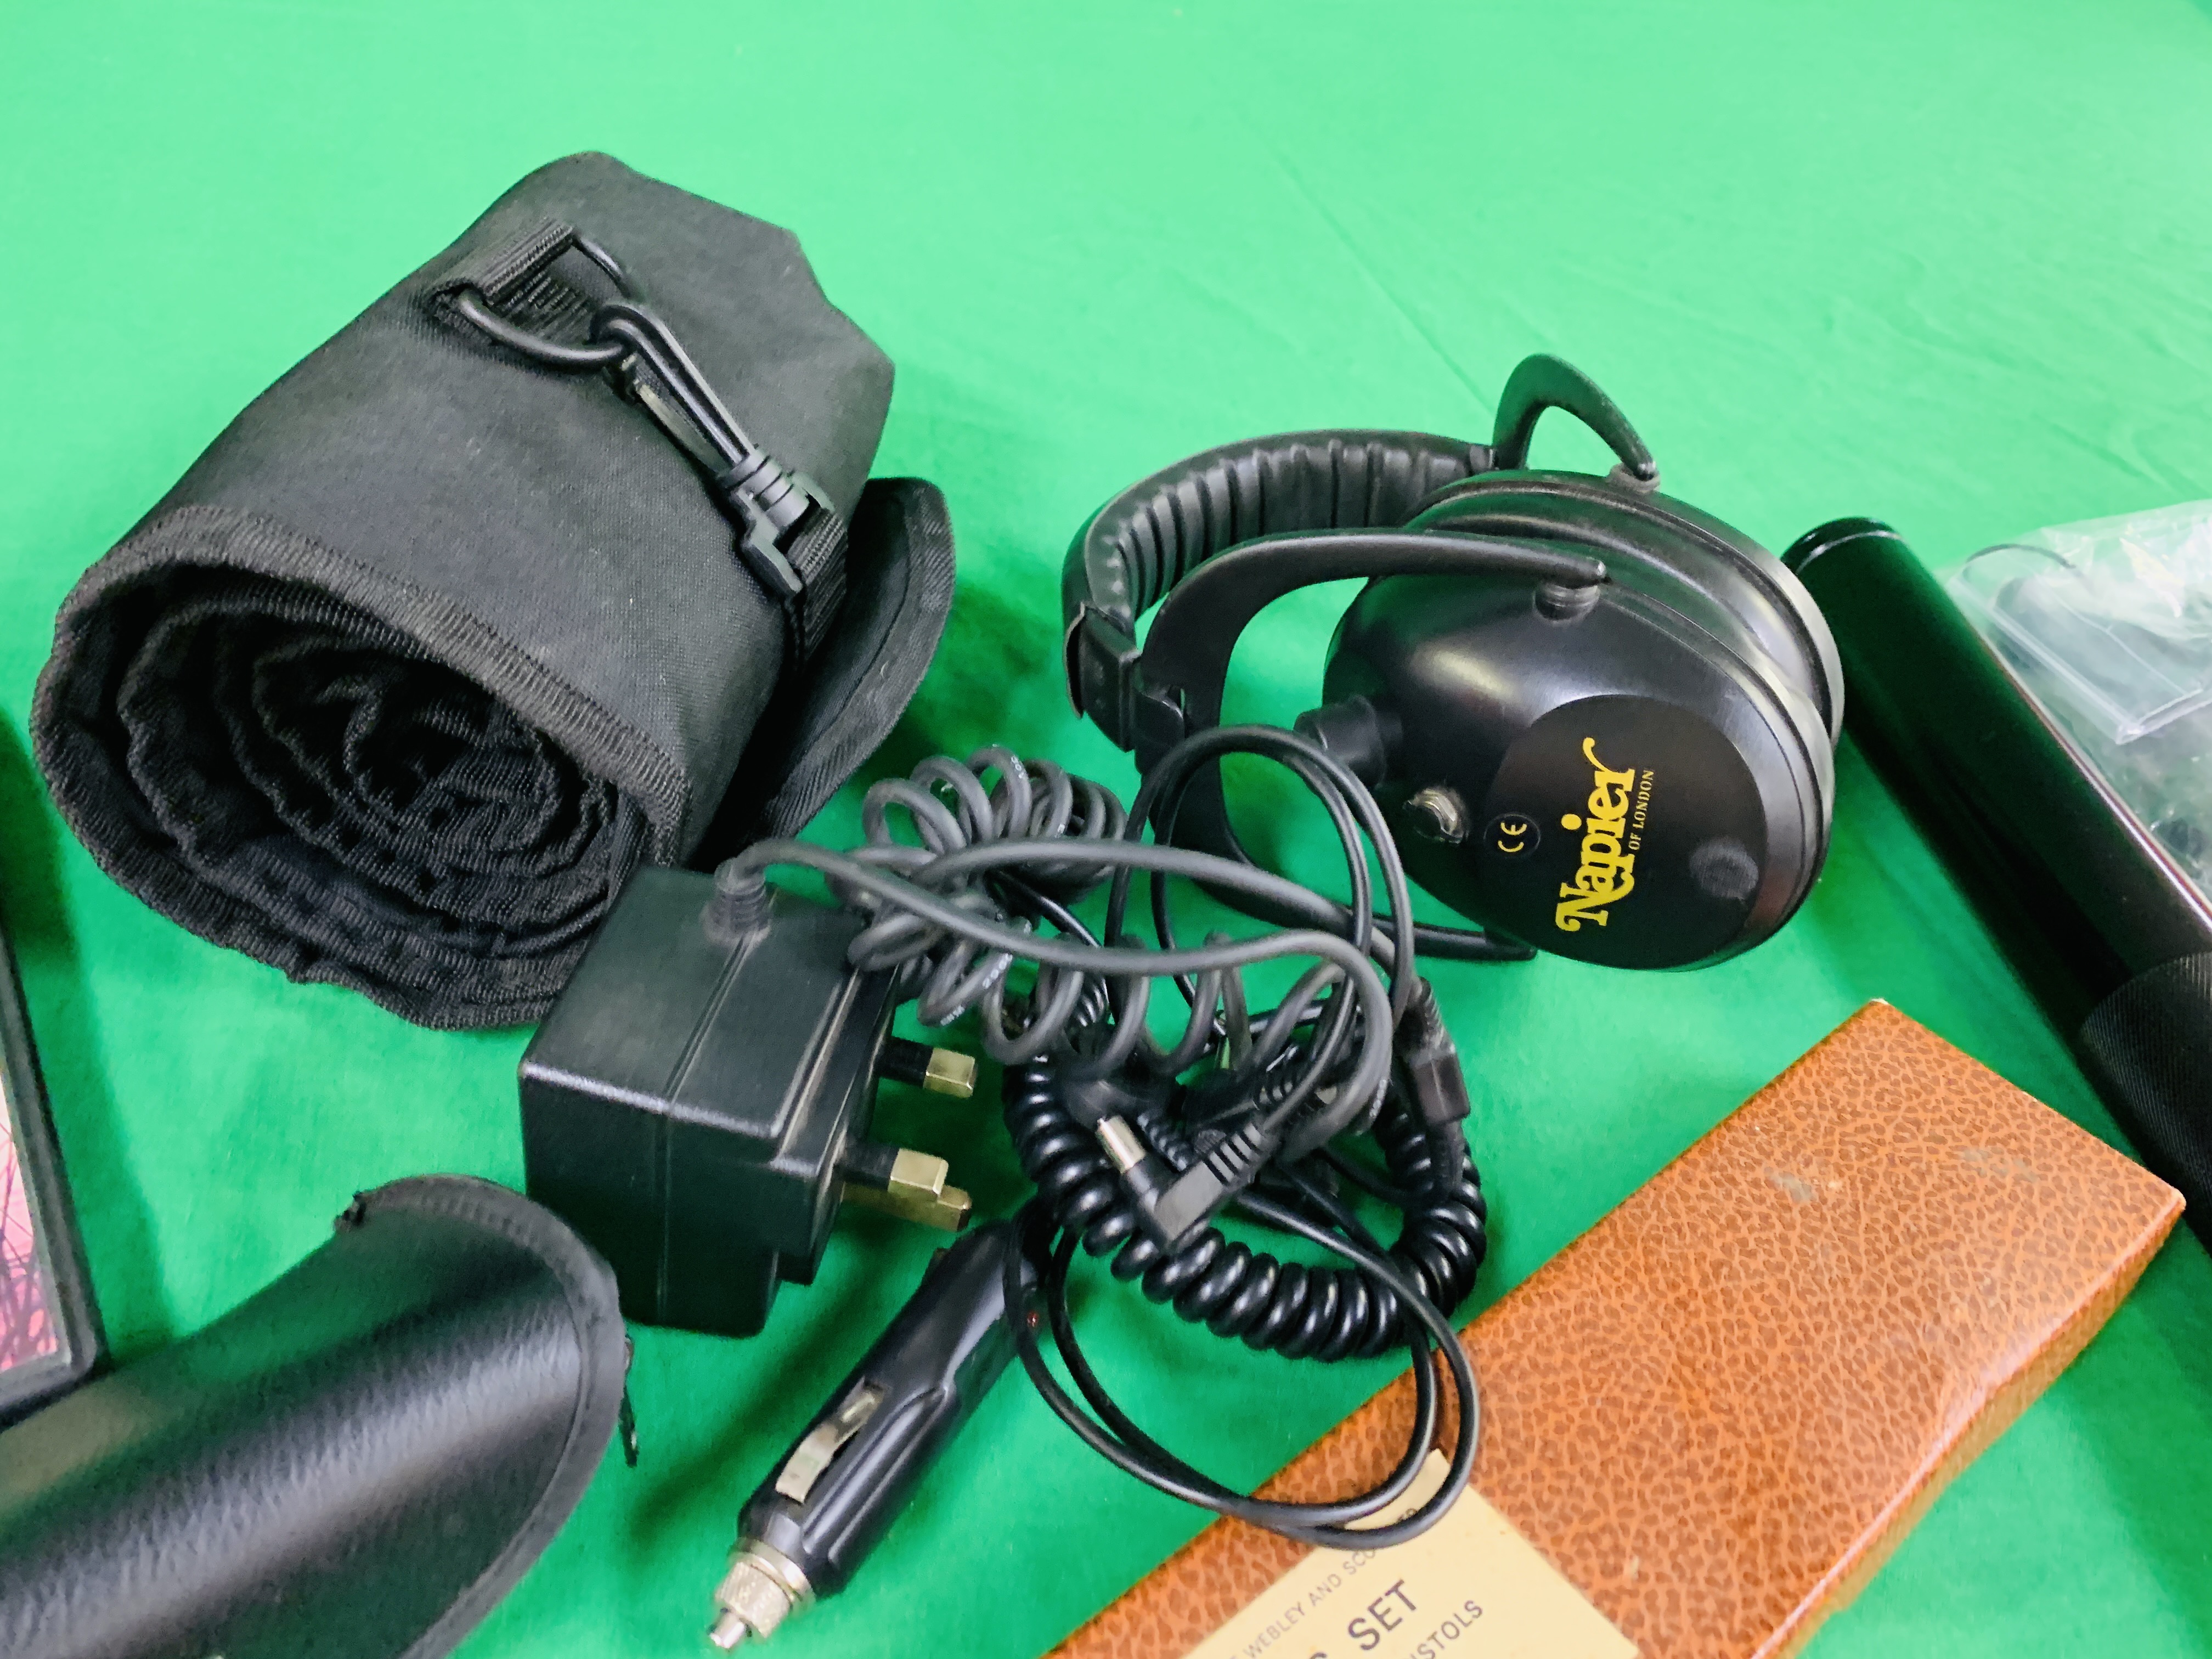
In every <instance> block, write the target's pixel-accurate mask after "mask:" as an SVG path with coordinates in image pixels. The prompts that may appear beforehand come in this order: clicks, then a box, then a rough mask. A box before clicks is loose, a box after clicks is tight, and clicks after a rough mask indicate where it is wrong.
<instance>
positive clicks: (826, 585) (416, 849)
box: [32, 155, 952, 1027]
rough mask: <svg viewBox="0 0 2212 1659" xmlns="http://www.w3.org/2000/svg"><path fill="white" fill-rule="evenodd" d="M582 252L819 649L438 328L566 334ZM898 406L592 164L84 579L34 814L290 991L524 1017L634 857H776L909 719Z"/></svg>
mask: <svg viewBox="0 0 2212 1659" xmlns="http://www.w3.org/2000/svg"><path fill="white" fill-rule="evenodd" d="M579 234H580V235H581V236H582V237H583V238H584V239H586V240H587V242H588V243H589V244H590V245H591V246H593V247H594V248H596V249H599V250H604V251H605V253H606V254H608V255H611V256H612V258H613V259H614V260H616V261H618V262H619V268H620V270H621V272H622V275H623V279H624V281H625V283H627V286H628V287H629V290H630V292H631V293H632V294H633V295H635V297H636V298H637V300H638V301H641V303H642V304H644V305H645V306H647V307H649V308H650V310H651V311H652V312H653V313H655V314H656V315H657V316H658V317H659V318H660V319H664V320H665V323H666V325H668V328H669V330H670V331H671V333H672V335H673V336H674V337H675V338H676V339H677V340H678V341H680V343H681V345H682V348H683V350H684V352H685V353H687V354H688V356H689V358H690V362H692V363H694V364H696V367H697V368H698V370H699V371H700V373H701V374H702V375H703V377H704V380H706V381H707V382H708V384H709V385H710V386H711V387H712V389H713V391H714V393H716V394H719V397H720V401H721V403H722V404H724V405H726V408H727V410H729V412H730V413H731V414H732V416H734V417H735V418H736V419H737V420H738V422H741V423H742V425H743V427H744V430H745V432H746V434H748V435H750V438H751V439H752V440H753V441H755V442H756V443H757V445H758V446H759V447H760V449H761V450H762V451H763V453H766V454H767V455H769V456H771V457H773V459H774V460H775V463H777V464H778V465H779V466H780V467H781V468H782V469H785V470H787V471H789V472H791V473H793V474H798V475H801V476H802V477H803V479H804V480H811V483H812V485H813V486H814V487H815V489H816V491H817V495H818V499H819V501H820V502H821V504H822V506H823V508H824V509H825V510H826V513H827V514H828V515H829V516H826V517H819V518H818V519H810V520H808V528H809V531H810V538H809V539H807V540H806V541H805V544H804V546H803V548H799V549H795V550H794V551H793V562H794V564H795V565H796V566H797V567H798V568H799V571H800V574H802V575H804V576H805V579H806V580H805V586H806V595H805V597H806V600H807V602H808V603H809V605H811V610H809V611H806V612H805V616H806V617H807V618H808V620H807V621H806V623H805V626H804V627H802V626H801V624H800V622H799V617H800V615H801V612H800V611H798V610H796V609H794V607H793V604H792V603H791V602H790V600H789V596H788V595H787V594H785V595H778V594H777V593H775V592H771V591H770V589H769V587H768V586H766V585H764V583H763V579H762V577H761V575H760V574H757V567H756V566H754V565H750V564H749V563H748V562H746V560H745V559H744V558H743V557H740V556H739V542H740V539H741V538H740V534H739V527H738V526H735V525H734V524H733V520H732V516H730V514H729V513H728V511H727V510H726V502H718V499H717V496H716V495H715V494H714V491H713V490H712V489H710V487H709V483H708V477H707V474H706V473H705V472H704V471H702V466H701V465H700V463H699V462H698V461H696V460H695V459H693V458H691V457H690V456H689V455H687V454H686V453H685V452H684V449H682V448H680V447H678V444H677V443H675V442H673V441H671V439H670V437H669V436H668V435H667V434H666V433H665V432H664V431H663V430H662V428H661V427H660V426H659V425H658V424H656V422H655V420H654V419H653V416H652V415H651V414H650V412H649V411H648V410H647V408H646V407H645V406H643V405H642V404H641V403H639V402H638V401H636V400H635V398H625V397H624V396H623V395H621V393H620V392H618V391H617V387H616V386H615V385H614V384H613V383H611V380H610V379H609V377H607V376H606V375H604V374H599V373H592V372H585V373H575V372H566V371H563V370H562V369H559V368H549V367H547V366H545V365H544V363H542V362H537V361H535V360H533V359H532V358H531V357H529V356H526V355H524V354H523V353H521V352H519V351H517V350H515V349H511V348H510V347H509V346H507V345H505V344H502V343H500V342H499V341H498V340H496V339H495V338H494V337H492V336H491V335H489V334H488V333H486V332H485V331H484V330H483V328H482V327H480V326H477V325H473V324H471V322H470V320H469V319H468V318H467V317H466V316H465V315H464V314H462V313H461V312H460V311H459V310H458V309H457V305H458V303H459V300H461V299H463V298H468V297H473V298H474V299H476V300H477V301H478V302H479V306H480V307H481V306H482V305H483V304H485V303H490V304H492V306H493V308H494V309H495V314H496V316H497V318H498V319H501V320H502V321H505V322H507V323H508V324H510V325H513V327H515V328H517V329H519V330H520V331H523V332H525V333H527V334H530V335H532V337H541V338H546V339H552V340H556V341H557V340H562V339H567V340H569V341H572V342H573V341H580V340H582V339H583V338H584V334H583V330H584V329H585V327H586V325H587V324H588V322H589V320H590V319H591V317H592V313H593V308H594V307H595V306H596V305H597V304H598V303H599V302H600V301H604V300H605V298H607V297H608V296H609V295H610V294H611V293H612V291H613V289H612V285H611V283H610V282H609V280H608V278H607V276H606V274H605V271H604V270H601V269H600V268H599V266H598V265H596V264H594V263H593V262H592V259H590V258H586V257H585V255H584V253H582V252H579V251H578V247H577V246H576V238H577V236H578V235H579ZM487 296H489V299H488V300H487ZM652 384H655V385H657V384H658V383H657V382H655V383H652ZM890 387H891V365H890V361H889V360H888V359H887V358H886V357H885V356H884V354H883V353H882V352H881V351H879V350H878V349H876V347H875V346H874V345H873V344H872V343H871V342H870V341H869V340H868V338H867V337H866V336H865V335H864V334H862V333H861V332H860V330H859V329H858V328H857V327H855V326H854V324H853V323H852V322H851V321H850V320H849V319H848V318H846V317H845V316H844V315H843V314H842V313H840V312H839V311H837V310H836V308H835V307H832V306H831V305H830V304H829V301H827V300H826V299H824V298H823V295H822V292H821V289H819V288H818V287H817V284H816V283H815V280H814V276H813V273H812V271H811V269H810V268H809V266H808V264H807V263H806V260H805V256H804V255H803V254H802V253H801V252H800V251H799V245H798V242H797V240H795V239H794V238H793V236H792V235H791V234H790V233H789V232H787V231H784V230H781V229H779V228H776V227H775V226H773V225H769V224H765V223H763V222H760V221H758V220H756V219H750V218H748V217H746V216H744V215H742V214H738V213H735V212H732V211H731V210H728V209H726V208H723V207H720V206H718V205H716V204H713V203H710V202H707V201H704V200H702V199H701V198H699V197H695V196H691V195H688V194H686V193H685V192H684V191H678V190H676V189H673V188H671V186H669V185H663V184H660V183H658V182H656V181H654V180H653V179H647V178H644V177H642V176H641V175H640V174H638V173H634V172H632V171H630V170H629V168H627V167H623V166H622V165H621V164H620V163H619V162H617V161H613V160H612V159H611V158H609V157H607V156H604V155H576V156H570V157H568V159H566V160H564V161H556V162H554V163H552V164H551V165H550V166H548V167H544V168H541V169H539V170H538V172H536V173H532V174H531V175H530V176H529V177H528V178H526V179H524V180H523V181H522V182H521V183H520V184H519V185H516V186H515V187H514V188H513V190H511V191H508V192H507V194H506V195H505V196H504V197H501V199H500V201H499V202H498V203H497V204H495V205H494V206H493V207H492V209H491V210H490V211H489V212H488V213H486V214H485V215H484V216H483V218H482V219H480V220H478V221H477V223H476V224H474V225H473V226H471V228H469V230H468V231H467V232H466V233H465V234H464V235H463V236H462V237H461V238H460V239H459V240H458V241H456V242H455V243H454V244H453V246H451V247H449V248H447V250H446V251H445V252H443V253H441V254H440V255H439V256H438V257H437V258H434V259H432V260H431V261H430V262H429V263H428V264H426V265H424V266H423V267H422V269H420V270H417V271H416V272H415V273H414V274H413V275H412V276H409V277H408V278H406V279H405V280H404V281H403V282H402V283H399V284H398V286H397V287H396V288H394V289H392V291H391V292H389V293H387V294H386V295H384V296H383V297H382V298H381V299H380V300H378V301H376V302H375V303H374V305H372V306H371V307H369V308H368V311H367V312H365V313H362V316H361V317H359V318H358V319H356V320H355V321H354V322H352V323H350V324H349V325H347V326H346V327H345V328H344V329H343V330H342V331H340V332H339V333H338V334H337V336H336V337H333V338H332V339H331V340H330V341H329V342H328V343H325V345H323V346H322V347H320V348H319V349H317V350H316V351H314V352H313V353H312V354H311V355H310V356H308V357H307V359H306V361H304V362H301V364H300V365H299V366H298V367H297V368H295V369H293V370H292V371H291V372H290V373H289V374H286V375H285V376H284V377H283V379H282V380H279V381H277V383H276V385H275V386H271V387H270V389H269V390H268V391H267V392H264V393H263V394H262V395H261V396H260V397H259V398H256V399H255V400H254V402H253V403H252V404H251V405H249V406H248V407H247V409H246V410H245V411H244V412H243V413H242V414H240V416H238V418H237V419H236V420H235V421H234V422H232V423H231V425H230V426H229V428H228V429H227V430H225V431H224V432H223V434H222V435H221V436H220V437H219V438H217V439H216V441H215V442H214V443H213V444H212V445H211V446H210V447H209V448H208V450H207V452H206V453H204V455H202V456H201V457H200V459H198V461H197V462H196V463H195V464H194V465H193V466H192V467H191V471H188V472H187V473H186V474H185V477H184V478H183V479H182V480H181V481H180V482H179V483H178V484H177V486H176V487H175V488H174V489H172V490H171V491H170V492H169V494H168V495H167V496H165V497H164V498H163V499H162V500H161V502H160V503H159V504H158V505H157V506H155V508H154V510H153V511H152V512H151V513H149V514H148V515H147V516H146V518H145V519H144V520H142V521H141V522H140V523H139V525H138V526H137V527H136V528H135V529H134V530H132V532H131V533H130V535H128V536H127V537H125V538H124V539H123V541H122V542H120V543H118V544H117V545H116V547H115V548H114V549H113V550H111V551H110V552H109V553H108V554H107V555H106V556H105V557H104V558H102V559H101V560H100V562H99V563H98V564H96V565H94V567H93V568H91V569H90V570H89V571H88V572H87V573H86V574H85V575H84V577H83V578H82V580H80V581H79V582H78V584H77V586H76V589H75V590H74V591H73V592H71V593H70V596H69V598H68V599H67V600H66V601H65V602H64V605H63V606H62V610H61V612H60V615H59V617H58V619H57V622H56V625H55V640H54V652H53V656H52V659H51V660H50V661H49V662H48V664H47V665H46V671H45V672H44V673H43V674H42V675H41V676H40V682H39V689H38V693H37V697H36V700H35V702H34V705H33V714H32V726H33V741H34V744H35V748H36V752H37V756H38V760H39V763H40V768H41V769H42V770H43V771H44V773H45V775H46V780H47V782H48V785H49V787H51V788H52V793H53V797H54V800H55V803H56V805H57V806H58V808H59V809H60V811H61V813H62V815H63V817H64V818H65V819H66V820H67V821H68V822H69V823H70V827H71V828H72V829H74V830H75V831H76V834H77V835H78V836H79V837H80V838H82V841H83V842H84V843H85V845H86V846H87V847H88V848H90V849H91V851H92V853H93V854H94V857H95V858H96V859H97V860H99V861H100V865H101V866H102V867H103V868H105V869H106V871H107V872H108V873H109V874H110V875H112V876H113V877H114V878H116V879H117V880H118V881H119V882H120V883H122V884H124V885H125V887H127V888H129V889H130V890H131V891H133V892H135V893H137V895H138V896H140V897H142V898H143V899H144V900H145V901H146V902H148V903H149V904H151V905H153V906H154V907H155V908H157V909H159V910H161V911H162V912H163V913H164V914H166V915H169V916H171V917H173V918H174V919H175V920H177V921H179V922H181V923H183V924H184V925H185V927H189V928H191V930H192V931H193V932H195V933H199V934H201V935H202V936H203V937H204V938H207V939H212V940H214V941H215V942H216V943H217V944H221V945H230V946H234V947H235V948H236V949H239V950H241V951H246V952H247V953H248V954H250V955H252V956H254V957H258V958H259V959H260V960H262V961H264V962H267V963H274V964H275V965H276V966H277V967H279V968H281V969H283V970H284V971H285V972H286V973H288V974H289V975H292V976H293V977H294V978H295V979H300V980H310V981H332V982H335V983H337V984H342V985H348V986H351V987H354V988H356V989H357V990H360V991H362V992H363V993H364V994H367V995H368V996H370V997H372V998H374V1000H376V1001H378V1002H379V1003H380V1004H382V1005H383V1006H386V1007H387V1008H390V1009H392V1010H393V1011H394V1012H398V1013H399V1014H402V1015H404V1016H405V1017H406V1018H409V1019H412V1020H415V1021H417V1022H419V1023H421V1024H427V1025H434V1026H440V1027H465V1026H483V1025H496V1024H509V1023H513V1022H516V1021H520V1020H527V1019H532V1018H536V1017H537V1016H538V1015H539V1014H542V1013H543V1012H544V1010H545V1009H546V1008H547V1007H548V1006H550V1003H551V1001H552V999H553V997H554V995H555V994H556V992H557V991H558V990H559V989H560V987H562V984H563V983H565V982H566V981H567V979H568V974H569V972H570V970H571V969H573V968H574V965H575V963H576V961H577V958H578V957H579V956H580V954H581V953H582V951H583V949H584V946H585V945H586V942H587V940H588V939H589V938H590V936H591V933H592V930H593V929H594V928H595V927H597V925H598V923H599V920H600V919H601V917H602V916H603V915H605V910H606V908H607V906H608V904H609V903H610V902H611V900H612V898H613V896H614V895H615V893H616V892H617V890H618V889H619V888H620V886H621V885H622V883H623V880H624V878H626V877H627V876H628V875H629V872H630V870H631V869H632V868H633V867H634V866H635V864H636V863H637V862H638V861H639V860H641V859H642V860H651V861H653V862H657V863H664V864H672V863H679V862H682V861H684V860H686V859H687V858H691V857H694V856H699V855H703V854H706V853H709V852H719V851H721V850H726V848H728V847H733V846H735V845H736V844H738V843H739V842H743V841H744V840H749V839H752V838H755V837H757V836H762V835H772V834H781V833H785V832H787V831H789V830H791V829H796V828H797V827H798V826H799V824H800V823H804V822H805V819H806V818H807V817H810V816H811V814H812V813H813V812H814V811H815V810H816V809H817V808H818V807H819V806H820V805H821V804H822V803H823V801H824V800H825V799H827V798H828V797H829V794H830V793H832V792H833V791H834V790H835V789H836V787H837V785H838V783H839V782H841V781H842V780H843V779H844V777H845V776H846V775H848V773H849V772H850V771H851V769H853V767H854V766H855V765H856V764H858V763H859V762H860V760H862V759H863V758H865V757H866V755H867V754H868V753H869V751H870V750H872V749H873V748H874V747H875V745H876V744H878V742H880V741H881V739H882V738H884V735H886V734H887V733H888V732H889V731H890V727H891V726H892V724H893V723H894V722H895V721H896V719H897V717H898V715H899V714H900V712H901V711H902V709H903V708H904V707H905V705H906V703H907V702H908V699H909V698H910V697H911V696H912V695H913V693H914V690H915V686H916V685H917V684H919V683H920V681H921V675H922V673H923V671H924V670H925V669H926V668H927V665H928V662H929V659H930V656H931V653H933V651H934V649H935V647H936V643H937V640H938V637H939V633H940V631H941V629H942V627H943V624H944V619H945V613H946V611H948V609H949V608H950V605H951V591H952V542H951V527H950V525H949V523H948V521H947V519H946V515H945V505H944V501H943V498H942V497H941V496H940V495H939V494H938V492H937V491H936V490H935V489H933V487H931V486H930V485H928V484H927V483H922V482H921V481H919V480H914V479H893V480H878V481H875V482H873V483H871V482H869V481H868V477H867V474H868V468H869V465H870V463H871V462H872V459H873V457H874V454H875V449H876V445H877V441H878V437H879V435H880V434H881V432H882V428H883V422H884V411H885V409H886V407H887V405H888V404H889V401H890ZM825 526H827V527H828V528H829V529H834V530H835V531H836V532H837V534H836V535H835V536H834V537H833V536H829V535H828V534H826V533H824V534H815V533H812V532H821V531H823V530H824V527H825ZM848 529H849V536H848V535H847V534H846V532H847V530H848ZM841 590H842V591H841ZM710 830H711V832H712V836H713V841H714V842H720V843H722V844H723V845H722V846H720V847H717V846H715V845H713V844H712V843H710V844H709V845H708V847H706V848H702V840H706V839H707V838H708V836H709V832H710Z"/></svg>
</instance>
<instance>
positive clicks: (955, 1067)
mask: <svg viewBox="0 0 2212 1659" xmlns="http://www.w3.org/2000/svg"><path fill="white" fill-rule="evenodd" d="M876 1075H877V1076H878V1077H887V1078H893V1079H896V1080H897V1081H899V1082H901V1083H911V1084H913V1085H915V1087H916V1088H920V1089H927V1090H928V1091H929V1092H930V1093H932V1094H933V1095H951V1097H953V1098H954V1099H955V1100H965V1099H967V1098H968V1097H969V1096H970V1095H972V1094H974V1093H975V1055H973V1054H962V1053H961V1052H960V1051H959V1050H958V1049H957V1048H931V1047H929V1046H928V1045H927V1043H921V1042H908V1041H907V1040H906V1039H905V1038H904V1037H885V1038H884V1050H883V1054H882V1055H881V1056H880V1057H879V1058H878V1060H877V1061H876Z"/></svg>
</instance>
